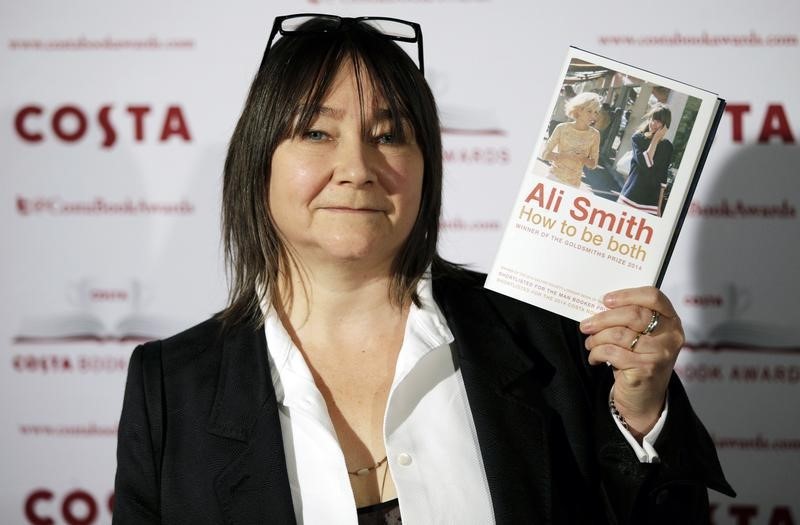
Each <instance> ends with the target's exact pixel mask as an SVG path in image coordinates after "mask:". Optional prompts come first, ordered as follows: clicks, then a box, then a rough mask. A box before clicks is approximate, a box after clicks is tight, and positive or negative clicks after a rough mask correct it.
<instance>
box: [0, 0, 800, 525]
mask: <svg viewBox="0 0 800 525" xmlns="http://www.w3.org/2000/svg"><path fill="white" fill-rule="evenodd" d="M296 12H322V13H334V14H340V15H350V16H356V15H383V16H395V17H399V18H405V19H411V20H415V21H417V22H420V23H421V24H422V27H423V32H424V35H425V64H426V76H427V77H428V79H429V81H430V83H431V85H432V87H433V89H434V92H435V94H436V96H437V100H438V104H439V110H440V116H441V119H442V123H443V126H444V131H445V134H444V157H445V159H444V160H445V207H444V214H443V217H442V223H441V226H442V240H441V245H440V249H441V252H442V254H443V255H444V256H445V257H447V258H449V259H451V260H453V261H456V262H461V263H468V264H470V265H472V267H474V268H476V269H480V270H486V269H488V267H489V264H490V262H491V260H492V258H493V255H494V251H495V249H496V247H497V245H498V243H499V240H500V234H501V230H502V228H503V225H504V222H505V220H506V218H507V214H508V210H509V206H510V205H511V203H512V201H513V199H514V196H515V195H516V192H517V187H518V184H519V183H520V181H521V179H522V174H523V172H524V170H525V168H526V166H527V163H528V160H529V157H530V155H531V153H532V152H534V151H538V150H539V149H540V148H541V144H537V143H536V137H537V136H538V134H539V130H540V127H541V123H542V122H544V121H545V119H550V115H549V113H548V106H549V104H550V101H551V100H553V98H554V87H555V84H556V82H557V79H558V76H559V73H560V71H561V66H562V61H563V57H564V56H565V53H566V48H567V46H569V45H575V46H577V47H580V48H583V49H586V50H589V51H593V52H596V53H599V54H602V55H606V56H609V57H611V58H614V59H617V60H621V61H624V62H628V63H630V64H633V65H637V66H640V67H643V68H645V69H649V70H652V71H654V72H657V73H659V74H663V75H666V76H670V77H673V78H676V79H678V80H681V81H685V82H687V83H690V84H693V85H697V86H699V87H702V88H705V89H708V90H710V91H714V92H717V93H719V94H720V96H721V97H722V98H725V99H726V100H727V101H728V107H727V110H726V112H725V114H724V116H723V118H722V121H721V124H720V126H719V132H718V134H717V137H716V140H715V143H714V147H713V148H712V151H711V154H710V156H709V158H708V162H707V165H706V168H705V171H704V173H703V177H702V179H701V181H700V183H699V186H698V188H697V191H696V193H695V196H694V198H693V200H692V203H691V207H690V208H689V212H688V216H687V219H686V222H685V225H684V228H683V231H682V235H681V237H680V240H679V242H678V244H677V246H676V248H675V252H674V255H673V258H672V262H671V265H670V267H669V270H668V272H667V275H666V279H665V281H664V283H663V286H662V288H663V289H664V291H665V292H666V293H667V294H668V295H669V296H670V298H671V299H672V301H673V303H674V304H675V306H676V308H677V309H678V311H679V313H680V314H681V316H682V318H683V322H684V326H685V330H686V335H687V346H686V348H685V350H684V351H683V352H682V353H681V357H680V359H679V362H678V372H679V374H680V375H681V377H682V379H683V381H684V383H685V385H686V387H687V389H688V391H689V393H690V396H691V398H692V400H693V403H694V405H695V407H696V409H697V411H698V413H699V414H700V416H701V417H702V419H703V420H704V421H705V423H706V424H707V426H708V428H709V431H710V432H711V433H712V435H713V437H714V439H715V440H716V443H717V447H718V450H719V454H720V457H721V459H722V462H723V465H724V467H725V471H726V473H727V475H728V479H729V480H730V482H731V483H732V485H733V486H734V487H735V488H736V490H737V491H738V493H739V497H738V498H736V499H730V498H727V497H724V496H721V495H719V494H717V493H712V494H711V498H712V501H713V503H714V507H713V510H712V516H711V519H712V522H713V523H716V524H737V525H742V524H753V525H756V524H763V525H767V524H770V525H774V524H793V523H800V485H798V482H797V479H798V478H800V330H799V329H798V328H797V320H798V319H800V280H798V279H797V274H798V268H799V267H800V221H799V220H798V216H797V207H798V206H800V172H799V171H798V166H800V149H798V143H797V141H798V138H799V137H798V134H800V97H799V96H798V95H797V89H798V86H799V85H800V73H799V71H800V68H799V67H798V64H800V26H799V25H798V21H800V4H796V3H786V2H778V1H767V2H760V3H755V2H745V1H743V0H736V1H735V2H733V3H727V4H725V5H724V6H723V7H719V6H716V5H714V6H712V5H705V4H703V3H698V2H691V1H688V0H679V1H673V2H668V3H665V2H659V3H642V2H639V3H637V4H635V6H634V5H631V4H628V3H625V2H620V1H611V2H606V3H596V2H585V1H582V0H576V1H573V2H569V3H568V5H567V4H563V3H561V4H559V3H552V2H551V3H541V4H540V3H531V2H528V1H525V0H307V1H299V0H298V1H275V2H255V1H243V2H236V3H233V4H226V5H225V6H223V5H222V4H219V3H211V2H209V3H203V2H188V1H182V2H175V1H168V2H150V1H147V2H132V1H124V2H114V3H108V2H100V1H81V2H57V1H55V0H46V1H40V2H14V3H12V2H10V1H3V2H2V3H0V66H1V67H0V71H2V74H0V104H1V105H0V181H2V184H0V216H1V217H2V228H1V229H0V245H2V247H3V249H2V259H1V260H2V267H0V293H1V294H2V301H0V312H1V315H0V356H2V358H1V359H0V400H2V401H0V403H2V412H0V444H2V446H0V458H1V460H2V464H1V465H0V485H2V486H3V487H4V489H3V491H2V494H0V522H2V523H4V524H6V523H8V524H17V523H19V524H35V525H41V524H70V525H75V524H81V525H84V524H106V523H110V521H111V515H112V512H113V505H114V498H113V477H114V471H115V448H116V430H117V423H118V419H119V412H120V407H121V402H122V394H123V388H124V383H125V374H126V367H127V362H128V358H129V355H130V353H131V351H132V349H133V347H134V346H135V345H136V344H137V343H138V342H141V341H143V340H148V339H151V338H157V337H163V336H167V335H169V334H172V333H175V332H177V331H180V330H182V329H183V328H186V327H189V326H191V325H193V324H195V323H197V322H199V321H201V320H203V319H205V318H207V317H208V316H209V315H211V314H212V313H213V312H215V311H217V310H219V309H220V308H221V307H222V306H223V305H224V303H225V297H226V282H225V271H224V266H223V264H222V258H221V250H220V239H219V220H218V218H219V202H220V188H221V173H222V165H223V162H224V157H225V151H226V145H227V142H228V140H229V138H230V135H231V133H232V131H233V128H234V125H235V122H236V119H237V117H238V113H239V112H240V111H241V108H242V104H243V101H244V97H245V95H246V92H247V89H248V87H249V83H250V81H251V80H252V77H253V75H254V73H255V71H256V69H257V66H258V64H259V61H260V58H261V54H262V52H263V48H264V45H265V43H266V38H267V35H268V32H269V29H270V27H271V24H272V19H273V18H274V17H275V16H276V15H280V14H289V13H296ZM590 80H592V79H591V78H589V77H586V78H578V77H576V78H575V79H574V88H575V89H576V90H578V91H580V90H590V89H591V90H593V91H595V92H598V93H599V94H601V96H603V97H604V100H605V101H606V102H607V105H606V106H605V107H604V109H603V113H602V115H601V116H602V117H603V118H601V119H599V120H598V122H597V123H596V126H597V127H598V128H602V129H601V133H602V134H603V140H604V142H603V148H602V150H601V167H600V168H598V170H596V172H594V173H593V174H592V176H593V177H595V178H594V179H592V180H594V181H602V182H597V184H598V185H601V186H602V188H600V190H602V191H604V192H606V194H607V195H610V196H613V195H615V192H618V191H619V187H620V184H621V183H622V182H624V177H625V175H626V173H627V172H626V171H625V168H624V163H625V159H624V152H625V151H627V150H629V149H630V147H629V145H628V141H629V140H630V134H631V131H630V130H632V129H633V128H631V127H630V126H638V125H639V124H640V122H641V117H642V114H643V112H644V110H645V109H646V108H647V107H648V106H649V105H650V104H652V103H653V102H655V101H661V102H666V103H667V104H669V103H670V97H671V95H672V94H671V93H669V92H668V90H667V91H664V90H657V89H653V90H652V92H650V91H645V90H643V89H642V88H641V87H639V86H636V85H635V83H634V84H630V83H628V84H626V83H621V84H614V85H603V84H600V83H597V82H594V83H592V82H590ZM637 102H638V103H637ZM673 102H675V101H673ZM626 107H627V108H633V111H623V108H626ZM556 116H558V119H557V118H556ZM556 116H554V117H553V118H554V119H555V120H559V119H561V120H565V119H566V118H567V117H566V116H565V115H556ZM554 123H555V122H554ZM626 129H628V130H629V132H628V133H625V130H626ZM620 166H622V167H620ZM592 184H594V183H592ZM593 187H594V186H593ZM589 271H590V269H589Z"/></svg>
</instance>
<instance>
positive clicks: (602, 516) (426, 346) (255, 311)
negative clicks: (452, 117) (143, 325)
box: [113, 15, 733, 525]
mask: <svg viewBox="0 0 800 525" xmlns="http://www.w3.org/2000/svg"><path fill="white" fill-rule="evenodd" d="M398 41H399V42H401V43H406V44H412V45H413V46H415V47H416V53H413V51H412V56H413V58H412V56H410V55H409V54H406V52H405V51H404V50H403V49H402V47H401V46H400V45H398V43H397V42H398ZM273 42H274V46H273V45H272V44H273ZM414 59H416V60H414ZM441 192H442V145H441V133H440V128H439V120H438V117H437V113H436V105H435V101H434V99H433V95H432V94H431V91H430V89H429V87H428V84H427V82H426V80H425V77H424V65H423V53H422V33H421V30H420V28H419V26H418V25H417V24H415V23H413V22H407V21H403V20H397V19H390V18H375V17H369V18H366V17H365V18H342V17H338V16H333V15H288V16H282V17H278V18H277V19H276V20H275V22H274V25H273V30H272V33H271V35H270V38H269V40H268V43H267V47H266V50H265V52H264V58H263V61H262V64H261V67H260V68H259V70H258V72H257V73H256V76H255V79H254V81H253V84H252V86H251V90H250V93H249V96H248V98H247V101H246V103H245V105H244V109H243V111H242V115H241V117H240V119H239V122H238V125H237V127H236V130H235V131H234V134H233V137H232V139H231V142H230V147H229V151H228V156H227V160H226V162H225V167H224V182H223V196H222V222H223V224H222V232H223V239H224V243H225V246H226V255H227V260H228V263H229V266H230V270H231V274H232V276H231V294H230V300H229V304H228V306H227V307H226V308H225V309H224V310H223V311H222V312H220V313H219V314H217V315H215V316H214V317H212V318H211V319H209V320H207V321H205V322H203V323H201V324H199V325H197V326H195V327H193V328H190V329H188V330H186V331H184V332H182V333H180V334H177V335H175V336H173V337H170V338H167V339H164V340H161V341H153V342H149V343H146V344H144V345H141V346H139V347H137V348H136V350H135V351H134V352H133V355H132V357H131V360H130V365H129V369H128V380H127V385H126V390H125V400H124V403H123V409H122V415H121V418H120V422H119V438H118V439H119V441H118V448H117V474H116V484H115V500H114V501H115V504H114V505H115V508H114V515H113V520H114V523H116V524H127V523H130V524H136V525H142V524H149V523H170V524H175V523H187V524H189V523H190V524H193V525H197V524H217V523H276V524H287V523H309V524H317V523H337V524H354V525H355V524H362V523H380V524H384V523H401V522H402V523H406V524H429V523H479V524H491V523H498V524H519V523H553V524H572V523H575V524H586V523H600V524H612V523H613V524H625V523H630V524H643V523H665V524H666V523H670V524H674V523H682V524H683V523H703V522H707V521H708V518H709V503H708V491H707V490H708V488H709V487H710V488H713V489H716V490H719V491H721V492H724V493H726V494H733V491H732V489H731V487H730V486H729V485H728V483H727V482H726V481H725V478H724V476H723V473H722V470H721V467H720V465H719V461H718V459H717V454H716V451H715V448H714V444H713V442H712V440H711V438H710V437H709V435H708V433H707V432H706V430H705V428H704V427H703V425H702V423H701V422H700V421H699V420H698V418H697V417H696V416H695V414H694V412H693V410H692V408H691V406H690V403H689V400H688V398H687V396H686V392H685V391H684V389H683V387H682V386H681V383H680V381H679V380H678V378H677V377H676V376H675V374H674V373H673V371H672V367H673V365H674V363H675V359H676V357H677V355H678V352H679V350H680V348H681V346H682V344H683V331H682V329H681V322H680V319H679V318H678V317H677V316H676V314H675V310H674V309H673V308H672V306H671V305H670V302H669V300H668V299H667V298H666V297H665V296H664V295H663V294H662V293H661V292H659V291H658V290H657V289H655V288H652V287H645V288H636V289H627V290H619V291H617V292H614V293H611V294H609V295H608V296H606V298H605V305H606V306H607V307H608V310H607V311H604V312H602V313H599V314H597V315H595V316H593V317H591V318H589V319H587V320H586V321H584V322H583V323H581V324H580V325H578V324H576V323H575V322H573V321H571V320H568V319H565V318H563V317H560V316H558V315H555V314H553V313H550V312H547V311H544V310H541V309H538V308H535V307H532V306H530V305H528V304H525V303H522V302H519V301H516V300H514V299H511V298H508V297H506V296H504V295H500V294H497V293H495V292H492V291H489V290H486V289H485V288H484V287H483V282H484V279H485V275H482V274H478V273H475V272H471V271H467V270H465V269H463V268H461V267H459V266H457V265H454V264H451V263H448V262H446V261H444V260H443V259H441V258H440V257H439V256H438V255H437V251H436V247H437V238H438V227H439V215H440V209H441V202H442V200H441V199H442V195H441Z"/></svg>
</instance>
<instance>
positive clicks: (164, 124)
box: [14, 104, 192, 148]
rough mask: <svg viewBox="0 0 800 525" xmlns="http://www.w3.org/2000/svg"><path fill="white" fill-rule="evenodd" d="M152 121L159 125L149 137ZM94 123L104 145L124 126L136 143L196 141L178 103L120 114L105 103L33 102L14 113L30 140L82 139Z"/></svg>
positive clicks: (22, 135)
mask: <svg viewBox="0 0 800 525" xmlns="http://www.w3.org/2000/svg"><path fill="white" fill-rule="evenodd" d="M112 113H113V114H114V115H113V118H112ZM151 121H152V122H155V123H156V124H157V125H158V126H157V132H156V133H155V136H148V133H147V131H146V125H147V124H148V123H149V122H151ZM91 126H99V128H100V130H101V131H102V134H103V138H102V140H101V142H100V146H101V147H103V148H110V147H112V146H113V145H114V144H115V143H116V142H117V131H118V130H119V129H123V127H124V128H125V129H130V130H131V132H132V134H133V140H134V141H135V142H145V141H146V140H147V141H158V142H167V141H169V140H170V139H179V140H182V141H184V142H190V141H191V140H192V136H191V133H190V132H189V125H188V123H187V120H186V116H185V114H184V112H183V109H181V107H180V106H177V105H174V106H168V107H166V108H165V109H163V110H162V109H155V108H153V107H152V106H150V105H129V106H126V107H125V108H124V112H123V113H122V114H119V110H117V111H115V108H114V106H113V105H111V104H107V105H105V106H101V107H100V108H99V109H97V110H96V111H92V110H88V109H86V108H82V107H80V106H77V105H73V104H65V105H63V106H58V107H55V108H45V107H43V106H40V105H36V104H30V105H28V106H23V107H22V108H20V109H19V110H17V112H16V114H15V116H14V129H15V130H16V132H17V136H18V137H19V138H20V139H21V140H23V141H25V142H30V143H40V142H43V141H45V140H48V139H51V140H57V141H60V142H66V143H74V142H78V141H80V140H82V139H83V138H84V137H85V136H86V134H87V133H88V132H89V129H90V127H91Z"/></svg>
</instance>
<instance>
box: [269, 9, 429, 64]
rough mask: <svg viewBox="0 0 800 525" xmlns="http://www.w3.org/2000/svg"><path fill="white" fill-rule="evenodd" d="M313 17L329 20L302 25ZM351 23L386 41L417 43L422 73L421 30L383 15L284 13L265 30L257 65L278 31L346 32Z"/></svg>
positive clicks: (415, 25)
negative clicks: (323, 23) (322, 24)
mask: <svg viewBox="0 0 800 525" xmlns="http://www.w3.org/2000/svg"><path fill="white" fill-rule="evenodd" d="M312 19H317V20H324V21H327V22H330V25H328V26H327V27H324V28H319V27H311V28H307V27H304V26H303V24H305V23H306V22H308V21H309V20H312ZM355 24H366V25H368V26H370V27H372V28H373V29H375V30H376V31H378V33H380V34H381V35H383V36H384V37H386V38H388V39H390V40H396V41H398V42H409V43H416V44H417V63H418V65H419V70H420V72H421V73H422V74H423V75H424V74H425V65H424V63H423V60H422V29H421V28H420V26H419V24H417V23H415V22H409V21H407V20H401V19H399V18H390V17H384V16H359V17H356V18H350V17H342V16H336V15H324V14H318V13H298V14H294V15H284V16H278V17H276V18H275V22H273V24H272V31H270V33H269V40H267V48H266V49H265V50H264V57H263V58H262V59H261V67H264V63H265V62H266V60H267V55H268V54H269V50H270V48H271V47H272V42H273V40H275V36H277V34H278V33H280V34H281V36H286V35H291V34H293V33H329V32H334V31H347V30H348V29H349V28H350V27H352V26H353V25H355Z"/></svg>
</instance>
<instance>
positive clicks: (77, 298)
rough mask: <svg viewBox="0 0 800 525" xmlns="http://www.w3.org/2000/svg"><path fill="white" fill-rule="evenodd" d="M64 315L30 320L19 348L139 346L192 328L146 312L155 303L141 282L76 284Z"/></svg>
mask: <svg viewBox="0 0 800 525" xmlns="http://www.w3.org/2000/svg"><path fill="white" fill-rule="evenodd" d="M65 295H66V303H67V307H66V308H64V309H63V310H62V311H61V312H54V313H51V314H43V315H34V316H25V317H23V318H22V319H21V321H20V326H19V330H18V331H17V335H16V336H15V337H14V342H15V343H60V342H63V343H67V342H98V343H102V342H128V341H131V342H137V341H149V340H152V339H158V338H161V337H165V336H168V335H170V334H173V333H175V332H178V331H179V329H180V328H181V327H183V326H186V323H185V322H183V321H181V320H178V319H174V318H171V317H170V316H166V315H158V314H152V313H147V312H146V311H145V309H146V308H148V307H149V306H150V305H151V303H152V302H153V299H154V292H153V291H152V289H151V288H148V287H147V286H145V285H143V284H142V283H141V282H140V281H138V280H132V281H131V282H130V283H128V284H127V285H125V286H107V285H105V284H103V283H99V282H97V281H95V280H92V279H88V278H85V279H82V280H80V281H78V282H75V283H70V284H69V285H68V286H67V289H66V294H65Z"/></svg>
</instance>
